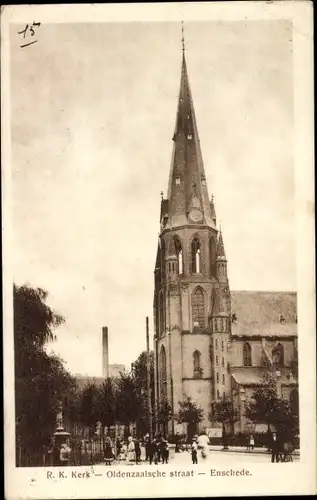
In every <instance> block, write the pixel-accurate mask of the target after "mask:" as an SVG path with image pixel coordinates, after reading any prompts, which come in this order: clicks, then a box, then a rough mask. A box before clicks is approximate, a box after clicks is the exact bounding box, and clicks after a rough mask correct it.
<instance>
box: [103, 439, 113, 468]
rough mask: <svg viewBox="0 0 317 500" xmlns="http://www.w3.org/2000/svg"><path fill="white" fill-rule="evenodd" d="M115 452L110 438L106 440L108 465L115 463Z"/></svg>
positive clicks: (106, 460)
mask: <svg viewBox="0 0 317 500" xmlns="http://www.w3.org/2000/svg"><path fill="white" fill-rule="evenodd" d="M113 458H114V457H113V451H112V442H111V439H110V437H107V438H106V441H105V462H106V465H111V462H112V461H113Z"/></svg>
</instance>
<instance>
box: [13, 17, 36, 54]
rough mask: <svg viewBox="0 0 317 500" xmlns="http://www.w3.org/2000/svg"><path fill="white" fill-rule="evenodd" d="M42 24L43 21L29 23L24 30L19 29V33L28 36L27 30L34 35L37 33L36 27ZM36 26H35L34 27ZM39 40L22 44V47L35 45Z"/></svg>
mask: <svg viewBox="0 0 317 500" xmlns="http://www.w3.org/2000/svg"><path fill="white" fill-rule="evenodd" d="M40 26H41V23H35V22H33V23H32V25H31V26H29V25H28V24H27V25H26V26H25V28H24V30H22V31H18V32H17V33H18V35H23V39H24V38H25V37H26V34H27V32H28V33H29V35H30V36H34V35H35V30H34V28H39V27H40ZM33 27H34V28H33ZM36 42H37V40H34V41H32V42H29V43H25V44H23V45H20V47H21V48H23V47H28V46H29V45H33V44H34V43H36Z"/></svg>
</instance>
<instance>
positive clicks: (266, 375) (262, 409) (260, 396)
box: [245, 369, 298, 440]
mask: <svg viewBox="0 0 317 500" xmlns="http://www.w3.org/2000/svg"><path fill="white" fill-rule="evenodd" d="M245 416H246V417H247V418H248V419H249V420H251V421H252V422H255V423H256V422H265V423H266V424H267V426H268V429H269V430H270V429H271V427H272V426H274V428H275V429H276V431H277V432H279V433H280V434H282V435H283V436H284V437H285V439H288V440H292V439H293V437H294V435H295V434H296V433H297V426H298V418H297V416H296V414H295V413H294V412H293V411H292V407H291V404H290V402H289V401H285V400H283V399H282V398H280V397H279V395H278V391H277V380H276V375H275V373H274V372H273V371H272V370H270V369H269V370H267V371H264V372H263V374H262V378H261V385H260V386H259V387H258V388H257V389H256V390H255V391H254V393H253V397H252V399H251V400H250V401H248V402H247V404H246V407H245Z"/></svg>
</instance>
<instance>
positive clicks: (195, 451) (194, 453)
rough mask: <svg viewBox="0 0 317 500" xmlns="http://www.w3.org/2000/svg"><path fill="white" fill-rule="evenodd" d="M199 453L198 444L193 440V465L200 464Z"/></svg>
mask: <svg viewBox="0 0 317 500" xmlns="http://www.w3.org/2000/svg"><path fill="white" fill-rule="evenodd" d="M197 451H198V446H197V442H196V440H195V439H193V442H192V462H193V464H198V460H197Z"/></svg>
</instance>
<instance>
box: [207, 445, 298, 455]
mask: <svg viewBox="0 0 317 500" xmlns="http://www.w3.org/2000/svg"><path fill="white" fill-rule="evenodd" d="M209 449H210V450H211V451H223V450H222V446H210V447H209ZM229 452H233V453H256V454H261V455H263V454H267V455H269V454H270V453H269V452H268V451H267V448H263V447H262V448H253V450H247V449H246V447H245V446H229V449H228V450H226V451H224V452H223V453H229ZM293 455H299V450H294V451H293Z"/></svg>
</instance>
